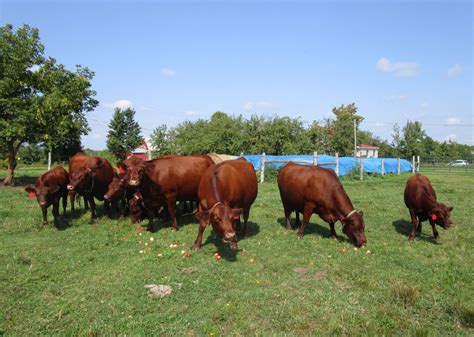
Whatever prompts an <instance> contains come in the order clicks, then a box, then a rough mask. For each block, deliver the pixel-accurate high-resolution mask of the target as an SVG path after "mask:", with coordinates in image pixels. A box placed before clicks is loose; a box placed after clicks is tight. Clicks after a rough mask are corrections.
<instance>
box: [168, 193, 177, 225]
mask: <svg viewBox="0 0 474 337" xmlns="http://www.w3.org/2000/svg"><path fill="white" fill-rule="evenodd" d="M166 204H167V205H168V213H169V214H170V217H171V224H172V227H171V230H173V231H177V230H178V221H177V220H176V194H168V195H167V196H166Z"/></svg>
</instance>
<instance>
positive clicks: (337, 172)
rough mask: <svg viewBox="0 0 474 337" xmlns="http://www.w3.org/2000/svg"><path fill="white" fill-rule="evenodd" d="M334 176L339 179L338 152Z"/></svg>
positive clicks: (337, 153)
mask: <svg viewBox="0 0 474 337" xmlns="http://www.w3.org/2000/svg"><path fill="white" fill-rule="evenodd" d="M336 175H337V176H338V177H339V152H336Z"/></svg>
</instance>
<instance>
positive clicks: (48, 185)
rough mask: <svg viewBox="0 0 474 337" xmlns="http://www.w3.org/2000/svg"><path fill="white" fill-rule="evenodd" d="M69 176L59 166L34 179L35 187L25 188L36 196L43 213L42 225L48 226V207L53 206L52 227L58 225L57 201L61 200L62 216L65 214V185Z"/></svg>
mask: <svg viewBox="0 0 474 337" xmlns="http://www.w3.org/2000/svg"><path fill="white" fill-rule="evenodd" d="M68 182H69V175H68V173H67V172H66V170H65V169H64V168H62V167H61V166H58V167H55V168H53V169H51V170H49V171H48V172H46V173H44V174H43V175H41V176H39V177H37V178H36V182H35V185H29V186H26V187H25V190H26V191H27V192H29V193H30V194H32V195H35V196H36V200H38V204H39V205H40V207H41V210H42V211H43V225H47V224H48V207H49V206H50V205H53V217H54V225H55V226H56V227H57V226H58V225H59V221H58V217H59V199H61V198H63V214H66V206H67V194H68V193H67V184H68Z"/></svg>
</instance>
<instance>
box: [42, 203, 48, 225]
mask: <svg viewBox="0 0 474 337" xmlns="http://www.w3.org/2000/svg"><path fill="white" fill-rule="evenodd" d="M41 212H43V226H46V225H47V224H48V208H46V207H41Z"/></svg>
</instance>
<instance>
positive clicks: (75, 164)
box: [68, 152, 91, 211]
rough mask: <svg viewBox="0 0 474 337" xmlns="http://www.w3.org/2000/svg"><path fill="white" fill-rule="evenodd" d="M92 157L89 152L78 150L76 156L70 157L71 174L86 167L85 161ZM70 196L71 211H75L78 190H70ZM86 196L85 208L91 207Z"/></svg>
mask: <svg viewBox="0 0 474 337" xmlns="http://www.w3.org/2000/svg"><path fill="white" fill-rule="evenodd" d="M89 158H91V156H89V155H88V154H86V153H84V152H77V153H76V154H75V155H74V156H72V157H71V158H69V171H68V172H69V175H70V176H71V175H72V174H73V173H74V172H76V171H79V170H81V168H83V167H84V165H85V163H87V161H88V160H89ZM69 197H70V198H71V211H74V208H75V200H76V192H74V191H69ZM83 198H84V208H85V209H86V210H88V209H89V204H88V203H87V200H86V197H85V196H83Z"/></svg>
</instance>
